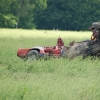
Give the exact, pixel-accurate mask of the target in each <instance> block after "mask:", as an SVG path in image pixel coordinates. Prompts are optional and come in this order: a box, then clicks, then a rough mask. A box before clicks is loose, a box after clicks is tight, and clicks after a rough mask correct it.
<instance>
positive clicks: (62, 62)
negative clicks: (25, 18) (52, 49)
mask: <svg viewBox="0 0 100 100" xmlns="http://www.w3.org/2000/svg"><path fill="white" fill-rule="evenodd" d="M91 34H92V33H91V32H71V31H44V30H41V31H39V30H38V31H37V30H22V29H19V30H17V29H0V100H99V99H100V91H99V90H100V66H99V65H100V61H99V59H95V60H91V59H90V58H89V57H88V58H86V59H84V60H82V59H80V58H75V59H73V60H69V59H64V58H60V59H54V58H52V59H50V60H47V61H44V60H41V61H35V62H28V61H26V62H24V61H22V60H21V59H19V58H18V57H17V56H16V53H17V50H18V48H20V47H25V48H26V47H27V48H29V47H33V46H37V45H42V46H54V45H56V41H57V38H58V37H59V36H60V37H61V38H62V39H63V40H64V42H65V45H68V43H69V42H70V41H73V40H75V41H82V40H85V39H90V36H91Z"/></svg>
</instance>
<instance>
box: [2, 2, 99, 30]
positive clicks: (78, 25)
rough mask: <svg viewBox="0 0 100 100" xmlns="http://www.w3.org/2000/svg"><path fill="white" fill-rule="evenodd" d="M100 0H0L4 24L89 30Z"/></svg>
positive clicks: (97, 19)
mask: <svg viewBox="0 0 100 100" xmlns="http://www.w3.org/2000/svg"><path fill="white" fill-rule="evenodd" d="M99 4H100V0H84V1H83V0H78V1H76V0H57V1H56V0H0V27H6V28H37V29H54V28H56V29H57V28H58V29H60V30H88V27H89V26H91V23H92V22H94V21H100V6H99Z"/></svg>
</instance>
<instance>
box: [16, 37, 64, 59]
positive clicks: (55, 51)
mask: <svg viewBox="0 0 100 100" xmlns="http://www.w3.org/2000/svg"><path fill="white" fill-rule="evenodd" d="M63 48H64V42H63V40H62V39H61V38H60V37H59V38H58V39H57V45H56V46H53V47H51V46H46V47H45V46H36V47H32V48H20V49H19V50H18V51H17V56H18V57H20V58H22V59H29V58H31V59H33V60H34V59H35V60H38V59H39V58H43V57H50V56H53V57H61V56H62V55H63Z"/></svg>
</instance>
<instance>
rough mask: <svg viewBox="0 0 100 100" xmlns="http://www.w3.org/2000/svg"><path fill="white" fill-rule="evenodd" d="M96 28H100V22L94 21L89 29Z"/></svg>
mask: <svg viewBox="0 0 100 100" xmlns="http://www.w3.org/2000/svg"><path fill="white" fill-rule="evenodd" d="M95 28H97V29H100V22H94V23H92V26H91V27H90V28H89V29H90V30H93V29H95Z"/></svg>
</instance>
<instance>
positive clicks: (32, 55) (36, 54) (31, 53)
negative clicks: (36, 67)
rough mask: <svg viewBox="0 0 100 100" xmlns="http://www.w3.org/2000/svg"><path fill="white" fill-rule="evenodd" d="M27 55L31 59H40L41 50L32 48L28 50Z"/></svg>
mask: <svg viewBox="0 0 100 100" xmlns="http://www.w3.org/2000/svg"><path fill="white" fill-rule="evenodd" d="M27 57H28V59H31V60H38V58H39V52H38V51H37V50H31V51H29V52H28V54H27Z"/></svg>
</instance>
